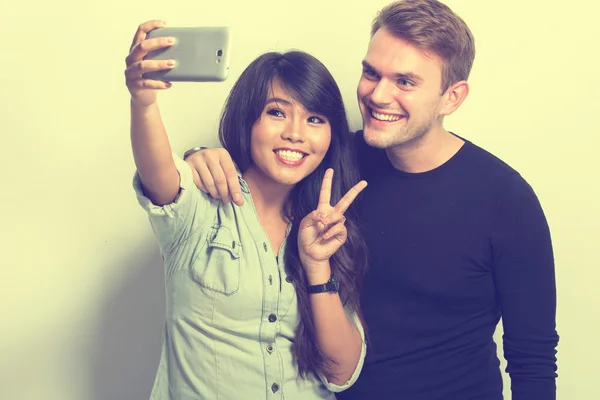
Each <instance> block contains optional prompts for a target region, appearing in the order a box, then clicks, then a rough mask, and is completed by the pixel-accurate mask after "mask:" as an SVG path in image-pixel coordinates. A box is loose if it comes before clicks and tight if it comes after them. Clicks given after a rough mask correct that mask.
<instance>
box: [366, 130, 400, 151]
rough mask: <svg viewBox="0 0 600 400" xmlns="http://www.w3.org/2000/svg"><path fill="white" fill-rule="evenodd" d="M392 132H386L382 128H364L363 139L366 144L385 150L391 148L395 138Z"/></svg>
mask: <svg viewBox="0 0 600 400" xmlns="http://www.w3.org/2000/svg"><path fill="white" fill-rule="evenodd" d="M393 136H394V135H393V133H392V132H386V131H385V130H382V129H380V128H374V127H372V126H365V127H363V137H364V140H365V143H367V144H368V145H369V146H371V147H376V148H379V149H385V148H386V147H389V144H388V143H389V142H390V141H391V139H392V138H393Z"/></svg>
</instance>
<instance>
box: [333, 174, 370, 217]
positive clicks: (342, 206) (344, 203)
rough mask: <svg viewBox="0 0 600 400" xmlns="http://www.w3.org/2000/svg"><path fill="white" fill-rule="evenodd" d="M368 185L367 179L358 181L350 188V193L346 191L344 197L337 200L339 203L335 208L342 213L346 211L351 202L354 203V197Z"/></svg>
mask: <svg viewBox="0 0 600 400" xmlns="http://www.w3.org/2000/svg"><path fill="white" fill-rule="evenodd" d="M366 187H367V181H360V182H358V183H357V184H356V185H354V186H353V187H352V189H350V190H348V193H346V194H345V195H344V197H342V198H341V199H340V201H338V202H337V204H336V205H335V206H334V208H335V210H336V211H338V212H340V213H342V214H343V213H345V212H346V210H347V209H348V207H350V204H352V202H353V201H354V199H356V196H358V194H359V193H360V192H362V191H363V189H364V188H366Z"/></svg>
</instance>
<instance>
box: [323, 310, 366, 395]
mask: <svg viewBox="0 0 600 400" xmlns="http://www.w3.org/2000/svg"><path fill="white" fill-rule="evenodd" d="M351 319H352V322H354V325H355V326H356V328H357V329H358V332H359V333H360V338H361V341H362V343H361V347H360V357H359V358H358V363H357V364H356V368H355V369H354V372H353V373H352V376H351V377H350V379H348V380H347V381H346V383H344V384H343V385H336V384H335V383H331V382H329V381H328V380H327V377H326V376H324V375H322V374H319V378H321V382H323V384H324V385H325V387H326V388H327V389H328V390H329V391H331V392H333V393H339V392H343V391H344V390H346V389H348V388H349V387H350V386H352V385H354V383H355V382H356V380H357V379H358V376H359V375H360V372H361V371H362V367H363V364H364V362H365V356H366V354H367V342H366V340H365V330H364V328H363V325H362V322H361V321H360V318H359V317H358V315H357V314H356V313H352V317H351Z"/></svg>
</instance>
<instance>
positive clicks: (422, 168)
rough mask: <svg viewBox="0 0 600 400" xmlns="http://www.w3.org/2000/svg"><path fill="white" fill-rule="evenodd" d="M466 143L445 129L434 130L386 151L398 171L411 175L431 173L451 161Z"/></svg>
mask: <svg viewBox="0 0 600 400" xmlns="http://www.w3.org/2000/svg"><path fill="white" fill-rule="evenodd" d="M464 143H465V142H464V141H463V140H462V139H460V138H458V137H457V136H455V135H453V134H451V133H450V132H448V131H446V130H445V129H444V128H441V127H440V128H439V129H432V130H430V131H429V132H427V133H426V134H425V135H424V136H422V137H420V138H418V139H416V140H413V141H410V142H407V143H404V144H401V145H398V146H394V147H390V148H387V149H386V153H387V156H388V159H389V160H390V162H391V163H392V165H393V166H394V168H396V169H397V170H400V171H403V172H409V173H420V172H427V171H431V170H432V169H435V168H437V167H439V166H440V165H442V164H444V163H445V162H446V161H448V160H449V159H451V158H452V157H453V156H454V155H455V154H456V153H457V152H458V150H460V148H461V147H462V146H463V144H464Z"/></svg>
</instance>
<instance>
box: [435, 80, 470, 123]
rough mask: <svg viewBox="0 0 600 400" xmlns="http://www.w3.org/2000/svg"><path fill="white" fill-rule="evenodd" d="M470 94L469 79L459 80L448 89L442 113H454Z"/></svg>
mask: <svg viewBox="0 0 600 400" xmlns="http://www.w3.org/2000/svg"><path fill="white" fill-rule="evenodd" d="M468 94H469V83H468V82H467V81H458V82H456V83H454V84H452V85H450V87H449V88H448V90H446V93H444V95H443V97H444V100H443V103H442V108H441V110H440V115H442V116H446V115H450V114H452V113H453V112H454V111H456V110H457V109H458V107H460V105H461V104H462V102H463V101H465V99H466V98H467V96H468Z"/></svg>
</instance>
